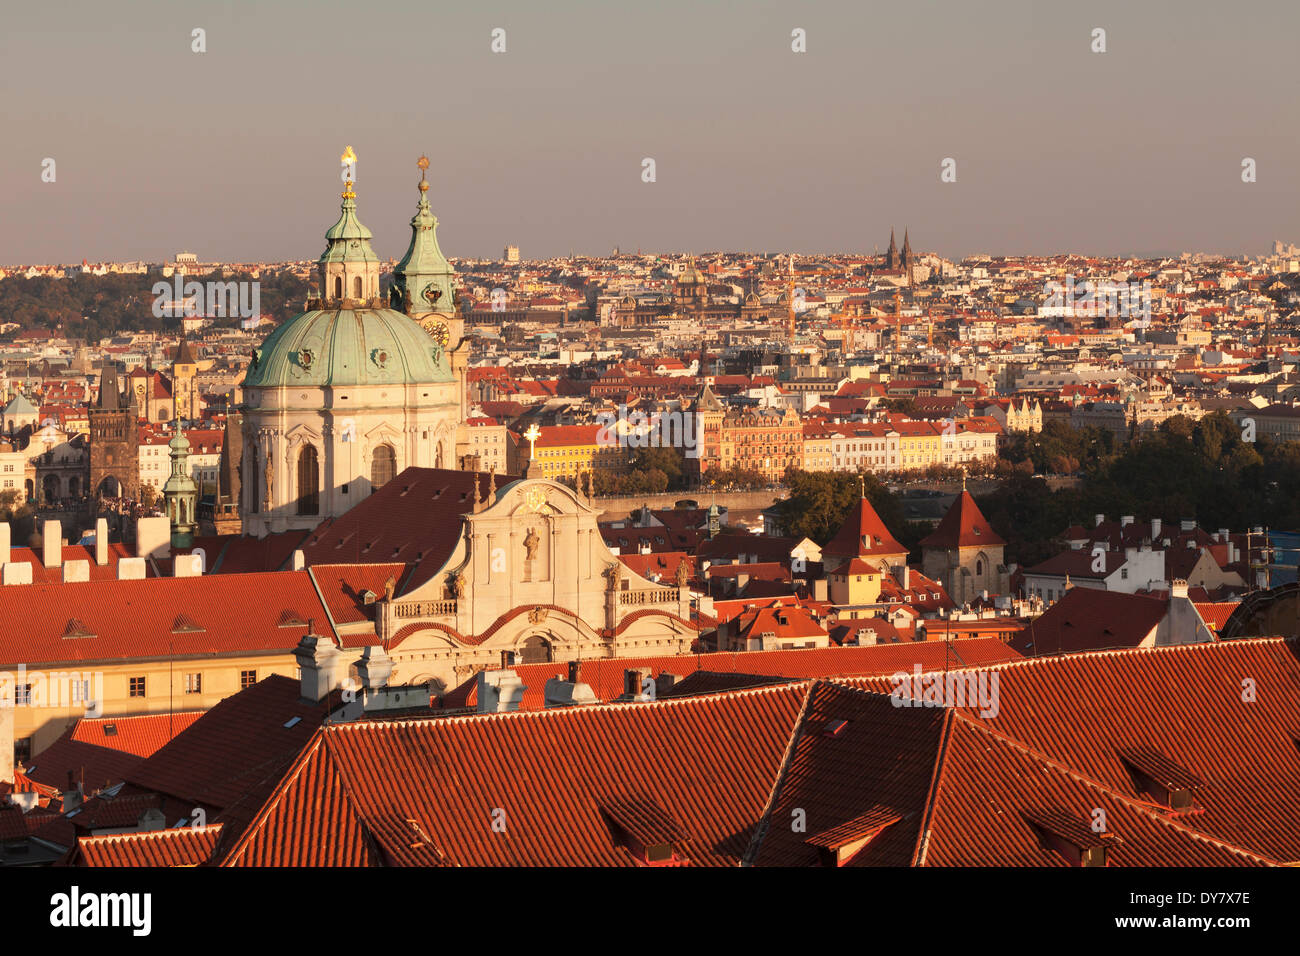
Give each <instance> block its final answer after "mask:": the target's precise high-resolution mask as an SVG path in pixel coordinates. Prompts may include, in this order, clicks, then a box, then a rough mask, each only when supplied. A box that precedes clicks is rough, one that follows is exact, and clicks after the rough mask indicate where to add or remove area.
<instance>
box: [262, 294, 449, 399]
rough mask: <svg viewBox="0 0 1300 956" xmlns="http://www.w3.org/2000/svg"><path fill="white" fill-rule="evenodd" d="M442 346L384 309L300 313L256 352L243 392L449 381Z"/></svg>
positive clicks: (408, 321) (419, 329)
mask: <svg viewBox="0 0 1300 956" xmlns="http://www.w3.org/2000/svg"><path fill="white" fill-rule="evenodd" d="M454 380H455V379H454V377H453V375H452V373H451V369H450V367H449V366H448V364H447V359H446V356H445V354H444V353H443V350H442V348H441V346H439V344H438V343H437V342H436V341H435V340H434V339H433V337H432V336H430V335H429V334H428V333H427V332H425V331H424V330H423V329H422V328H420V326H419V325H417V324H416V323H415V322H414V321H413V320H411V319H409V318H407V317H406V316H405V315H402V313H400V312H393V311H391V310H389V309H355V310H353V309H331V310H325V311H319V310H316V311H311V312H304V313H302V314H301V315H298V316H295V317H294V318H292V319H290V320H289V321H288V322H286V323H285V324H284V325H282V326H280V327H279V328H278V329H276V330H275V331H274V332H272V333H271V334H270V335H269V336H267V338H266V341H265V342H263V343H262V347H261V348H260V349H257V350H255V352H254V359H253V361H252V363H250V364H249V366H248V374H247V375H246V376H245V377H244V387H245V388H275V387H279V386H291V387H292V386H298V385H304V386H315V387H322V386H335V387H337V386H340V385H406V384H413V383H420V384H433V383H438V382H451V381H454Z"/></svg>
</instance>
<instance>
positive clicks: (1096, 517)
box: [1093, 515, 1106, 528]
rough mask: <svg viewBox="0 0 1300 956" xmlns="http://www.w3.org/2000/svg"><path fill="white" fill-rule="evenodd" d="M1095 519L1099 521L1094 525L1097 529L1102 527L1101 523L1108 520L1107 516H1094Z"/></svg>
mask: <svg viewBox="0 0 1300 956" xmlns="http://www.w3.org/2000/svg"><path fill="white" fill-rule="evenodd" d="M1093 517H1094V518H1095V519H1096V520H1097V523H1096V524H1095V525H1093V527H1095V528H1099V527H1101V523H1102V522H1103V521H1105V520H1106V516H1105V515H1093Z"/></svg>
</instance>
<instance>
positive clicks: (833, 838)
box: [804, 805, 903, 867]
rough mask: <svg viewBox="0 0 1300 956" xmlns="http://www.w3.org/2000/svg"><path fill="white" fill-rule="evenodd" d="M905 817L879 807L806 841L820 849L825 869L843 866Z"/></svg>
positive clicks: (819, 853) (818, 852)
mask: <svg viewBox="0 0 1300 956" xmlns="http://www.w3.org/2000/svg"><path fill="white" fill-rule="evenodd" d="M901 819H903V817H902V815H901V814H899V813H897V812H895V811H894V810H891V809H890V808H889V807H884V806H880V805H876V806H874V807H872V808H871V809H870V810H868V811H867V812H866V813H863V814H860V815H859V816H856V817H854V818H853V819H852V820H847V821H845V822H844V823H841V824H840V825H839V826H837V827H832V828H831V829H829V830H823V831H822V832H821V833H818V834H817V835H816V836H811V837H809V838H808V839H807V840H805V841H804V842H805V843H807V844H808V845H809V846H811V847H813V848H814V849H815V850H817V854H818V856H820V857H821V862H822V866H835V867H839V866H844V865H846V864H848V863H849V862H851V861H852V860H853V858H854V857H855V856H857V855H858V854H859V853H861V852H862V851H863V850H864V849H866V847H867V846H868V845H869V844H870V843H871V841H872V840H874V839H875V838H876V837H878V836H879V835H880V834H881V833H883V832H884V831H885V830H886V829H888V828H889V827H891V826H893V825H894V824H895V823H897V822H898V821H899V820H901Z"/></svg>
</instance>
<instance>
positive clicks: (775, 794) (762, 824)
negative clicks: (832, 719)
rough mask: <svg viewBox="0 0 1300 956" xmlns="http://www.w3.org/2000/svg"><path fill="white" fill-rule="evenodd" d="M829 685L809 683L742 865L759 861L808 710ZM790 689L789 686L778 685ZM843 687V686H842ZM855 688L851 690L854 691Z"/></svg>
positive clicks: (818, 682)
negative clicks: (819, 690) (821, 688)
mask: <svg viewBox="0 0 1300 956" xmlns="http://www.w3.org/2000/svg"><path fill="white" fill-rule="evenodd" d="M823 683H828V682H826V681H820V680H813V681H809V682H808V686H807V689H806V690H805V692H804V697H803V704H802V705H800V707H799V713H798V714H796V715H795V719H794V726H793V727H792V728H791V730H790V736H789V738H788V739H787V740H786V743H785V753H784V754H783V755H782V756H781V763H780V764H779V765H778V766H777V768H776V779H774V780H773V781H772V789H771V790H770V791H769V792H768V795H767V805H766V806H764V807H763V812H762V813H761V814H760V815H759V817H758V823H756V824H755V826H754V835H753V836H752V837H750V840H749V846H747V847H746V848H745V852H744V853H743V854H741V857H740V865H741V866H742V867H745V866H753V865H754V861H755V860H756V859H758V854H759V852H760V851H761V850H762V847H763V840H764V838H765V837H766V836H767V831H768V828H769V826H770V824H771V819H772V812H773V811H774V810H775V809H776V802H777V800H778V799H779V798H780V796H781V788H782V786H783V785H784V783H785V776H786V772H787V771H788V770H789V769H790V762H791V761H792V760H793V759H794V750H795V747H796V746H797V745H798V743H799V739H800V738H801V737H802V736H803V727H804V721H805V720H807V717H808V708H809V706H810V705H811V704H812V699H813V694H814V693H816V691H817V688H818V686H819V685H821V684H823ZM776 686H780V687H788V686H790V685H788V684H780V685H776ZM841 686H842V685H841ZM853 689H854V688H849V690H853Z"/></svg>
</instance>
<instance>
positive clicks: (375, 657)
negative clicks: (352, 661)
mask: <svg viewBox="0 0 1300 956" xmlns="http://www.w3.org/2000/svg"><path fill="white" fill-rule="evenodd" d="M392 673H393V659H392V658H391V657H389V656H388V654H387V653H385V651H384V649H383V648H382V647H381V646H379V645H378V644H371V645H370V646H369V647H367V648H366V649H365V650H364V651H363V652H362V655H361V658H360V660H358V661H357V678H358V680H360V681H361V686H362V687H364V688H365V689H366V690H370V691H375V690H379V689H380V688H383V687H386V686H388V678H389V677H390V676H391V675H392Z"/></svg>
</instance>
